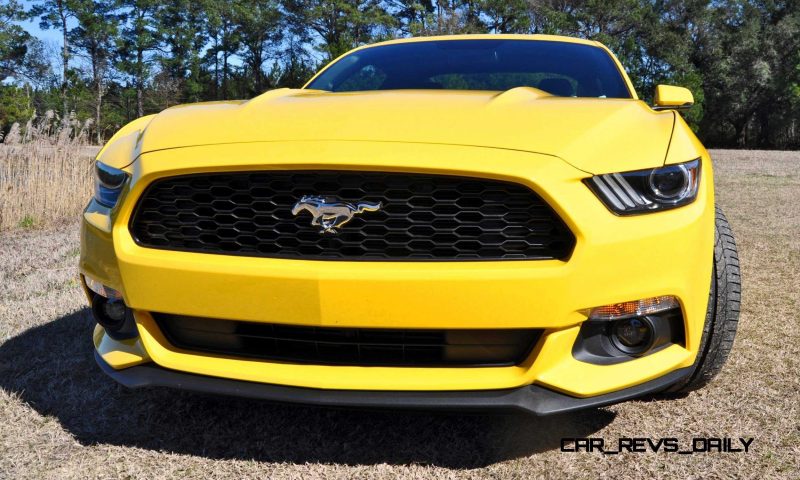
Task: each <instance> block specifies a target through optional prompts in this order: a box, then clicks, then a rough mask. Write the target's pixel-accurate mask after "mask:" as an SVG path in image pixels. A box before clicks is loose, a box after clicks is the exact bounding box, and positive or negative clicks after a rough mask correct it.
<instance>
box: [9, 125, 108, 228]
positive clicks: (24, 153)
mask: <svg viewBox="0 0 800 480" xmlns="http://www.w3.org/2000/svg"><path fill="white" fill-rule="evenodd" d="M88 127H89V122H86V123H81V122H79V121H77V120H75V119H68V120H67V121H61V120H60V119H58V117H57V116H56V115H55V114H54V113H53V112H47V113H45V115H44V116H43V117H41V118H33V119H31V120H30V121H28V123H27V124H26V125H25V126H20V125H19V124H14V125H12V126H11V130H10V131H9V132H8V134H7V135H6V136H5V138H4V139H3V140H4V141H3V143H0V230H9V229H12V228H18V227H22V228H27V227H34V226H43V225H47V224H53V223H58V222H63V221H68V220H70V219H77V218H78V216H79V215H80V212H81V210H82V209H83V208H84V207H85V206H86V203H87V202H88V200H89V196H90V195H91V193H92V189H93V181H94V180H93V176H92V161H93V158H94V155H95V154H96V153H97V151H98V149H99V147H94V146H91V145H89V143H88V138H87V129H88Z"/></svg>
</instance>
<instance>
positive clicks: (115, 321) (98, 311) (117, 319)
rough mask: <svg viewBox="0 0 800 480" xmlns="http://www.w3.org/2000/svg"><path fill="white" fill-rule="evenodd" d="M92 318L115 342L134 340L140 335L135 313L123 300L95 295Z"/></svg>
mask: <svg viewBox="0 0 800 480" xmlns="http://www.w3.org/2000/svg"><path fill="white" fill-rule="evenodd" d="M92 316H93V317H94V320H95V321H96V322H97V323H98V324H99V325H100V326H101V327H103V328H104V329H105V331H106V333H107V334H108V335H109V336H110V337H111V338H113V339H115V340H124V339H128V338H134V337H136V336H137V335H138V331H137V330H136V321H135V320H134V319H133V313H132V312H131V310H130V309H129V308H128V307H127V305H125V302H123V301H122V300H119V299H109V298H105V297H103V296H101V295H95V296H94V298H93V299H92Z"/></svg>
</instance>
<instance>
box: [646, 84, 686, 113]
mask: <svg viewBox="0 0 800 480" xmlns="http://www.w3.org/2000/svg"><path fill="white" fill-rule="evenodd" d="M654 103H655V105H654V106H653V110H684V109H687V108H689V107H691V106H692V105H694V96H693V95H692V92H690V91H689V89H688V88H683V87H676V86H673V85H658V86H657V87H656V96H655V101H654Z"/></svg>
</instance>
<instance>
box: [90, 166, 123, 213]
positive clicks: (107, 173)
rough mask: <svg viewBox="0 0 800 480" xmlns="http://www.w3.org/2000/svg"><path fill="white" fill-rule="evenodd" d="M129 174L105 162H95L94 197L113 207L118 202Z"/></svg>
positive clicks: (101, 202) (98, 201)
mask: <svg viewBox="0 0 800 480" xmlns="http://www.w3.org/2000/svg"><path fill="white" fill-rule="evenodd" d="M127 179H128V174H127V173H125V172H123V171H122V170H120V169H118V168H114V167H110V166H108V165H106V164H105V163H101V162H95V163H94V199H95V200H97V203H99V204H101V205H103V206H106V207H109V208H112V207H114V206H115V205H116V204H117V201H118V200H119V196H120V194H121V193H122V187H124V186H125V181H126V180H127Z"/></svg>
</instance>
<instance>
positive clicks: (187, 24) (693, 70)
mask: <svg viewBox="0 0 800 480" xmlns="http://www.w3.org/2000/svg"><path fill="white" fill-rule="evenodd" d="M25 19H33V20H35V21H37V22H39V24H40V27H41V28H43V29H51V30H53V31H55V32H58V35H59V38H60V39H61V41H60V42H59V43H58V45H53V44H47V43H45V42H43V41H42V40H40V39H37V38H36V37H35V36H34V35H33V34H31V33H30V32H27V31H26V30H25V29H24V28H23V27H22V26H21V24H20V22H22V21H23V20H25ZM454 33H546V34H561V35H570V36H578V37H583V38H589V39H595V40H599V41H601V42H603V43H604V44H606V45H608V46H609V47H610V48H611V49H612V50H613V51H614V52H615V53H616V55H617V56H618V57H619V58H620V60H621V62H622V63H623V65H624V66H625V67H626V69H627V70H628V72H629V74H630V76H631V78H632V80H633V82H634V84H635V86H636V89H637V91H638V92H639V94H640V96H642V97H643V98H644V99H645V100H647V101H649V100H651V96H652V91H653V89H654V86H655V85H656V84H659V83H668V84H675V85H683V86H686V87H688V88H689V89H691V90H692V92H693V93H694V97H695V101H696V106H695V107H694V108H693V109H692V110H690V111H689V112H688V113H686V114H685V116H686V119H687V120H688V121H689V123H690V125H691V126H692V128H694V129H695V130H696V131H697V133H698V135H699V136H700V138H701V139H702V140H703V141H704V142H706V144H707V145H710V146H715V147H741V148H784V149H796V148H800V2H798V1H797V0H784V1H781V0H685V1H680V0H606V1H603V0H442V1H436V0H229V1H217V0H195V1H192V0H171V1H169V2H161V1H156V0H40V1H31V2H27V3H25V4H23V3H21V2H20V1H19V0H3V3H2V4H0V81H2V84H0V131H2V129H5V130H7V129H8V128H9V126H10V125H11V124H12V123H13V122H21V123H23V124H24V123H25V122H26V121H27V120H28V119H29V118H31V117H32V116H33V115H35V114H36V115H39V116H41V115H43V113H44V112H46V111H55V112H57V113H58V115H59V116H60V118H63V119H66V118H72V119H73V120H74V119H75V118H77V119H78V120H86V119H91V132H92V136H93V138H94V140H95V141H96V142H98V143H100V142H102V141H103V140H104V139H107V138H108V137H109V136H110V135H111V134H113V132H114V131H115V130H116V129H117V128H119V127H120V126H122V125H123V124H125V123H127V122H128V121H130V120H132V119H134V118H136V117H139V116H141V115H145V114H148V113H153V112H158V111H160V110H162V109H164V108H167V107H169V106H171V105H175V104H178V103H187V102H198V101H208V100H226V99H238V98H251V97H253V96H255V95H258V94H260V93H262V92H264V91H266V90H269V89H272V88H278V87H299V86H301V85H303V83H305V81H306V80H308V79H309V78H310V77H311V75H313V73H314V72H315V71H316V70H317V69H319V68H320V67H321V66H322V65H324V64H325V63H327V62H329V61H330V60H332V59H333V58H335V57H337V56H338V55H340V54H342V53H344V52H346V51H347V50H349V49H351V48H353V47H356V46H358V45H363V44H367V43H370V42H375V41H380V40H385V39H390V38H397V37H405V36H412V35H414V36H420V35H435V34H454Z"/></svg>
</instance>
